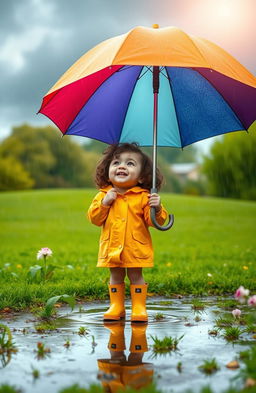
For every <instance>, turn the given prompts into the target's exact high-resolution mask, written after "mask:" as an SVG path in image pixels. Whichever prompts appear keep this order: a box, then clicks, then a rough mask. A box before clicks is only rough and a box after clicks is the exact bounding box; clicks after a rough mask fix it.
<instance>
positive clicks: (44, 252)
mask: <svg viewBox="0 0 256 393" xmlns="http://www.w3.org/2000/svg"><path fill="white" fill-rule="evenodd" d="M51 256H52V250H51V249H50V248H48V247H43V248H41V250H39V251H38V252H37V259H42V258H46V257H51Z"/></svg>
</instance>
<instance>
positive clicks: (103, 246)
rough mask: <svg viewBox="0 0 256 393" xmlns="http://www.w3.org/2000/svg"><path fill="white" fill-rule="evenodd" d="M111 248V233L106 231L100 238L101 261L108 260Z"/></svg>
mask: <svg viewBox="0 0 256 393" xmlns="http://www.w3.org/2000/svg"><path fill="white" fill-rule="evenodd" d="M108 247H109V231H106V230H104V231H103V233H102V235H101V238H100V248H99V259H100V258H101V259H102V258H107V256H108Z"/></svg>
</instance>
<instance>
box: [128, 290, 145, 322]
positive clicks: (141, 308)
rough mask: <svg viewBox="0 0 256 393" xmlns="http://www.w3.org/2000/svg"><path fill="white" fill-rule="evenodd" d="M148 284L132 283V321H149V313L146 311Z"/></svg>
mask: <svg viewBox="0 0 256 393" xmlns="http://www.w3.org/2000/svg"><path fill="white" fill-rule="evenodd" d="M147 288H148V284H146V283H145V284H143V285H135V284H131V286H130V290H131V299H132V314H131V322H147V321H148V315H147V311H146V298H147Z"/></svg>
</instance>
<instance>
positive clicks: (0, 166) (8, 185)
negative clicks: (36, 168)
mask: <svg viewBox="0 0 256 393" xmlns="http://www.w3.org/2000/svg"><path fill="white" fill-rule="evenodd" d="M33 185H34V181H33V179H32V178H31V177H30V175H29V173H28V172H27V171H26V170H25V169H24V167H23V166H22V164H21V163H20V162H19V161H17V160H15V158H13V157H7V158H0V191H8V190H24V189H28V188H32V187H33Z"/></svg>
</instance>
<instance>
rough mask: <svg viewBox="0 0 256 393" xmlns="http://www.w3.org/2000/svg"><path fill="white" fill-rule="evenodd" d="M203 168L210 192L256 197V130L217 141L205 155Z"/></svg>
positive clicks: (234, 134) (229, 196) (229, 195)
mask: <svg viewBox="0 0 256 393" xmlns="http://www.w3.org/2000/svg"><path fill="white" fill-rule="evenodd" d="M255 128H256V122H255ZM203 172H204V173H205V174H206V176H207V179H208V190H207V191H208V193H209V194H210V195H215V196H220V197H228V198H240V199H252V200H256V130H252V132H251V133H249V134H246V133H245V132H243V133H242V132H240V133H230V134H226V135H225V136H224V137H223V138H222V139H221V140H218V141H217V142H215V143H214V144H213V145H212V148H211V150H210V156H209V157H204V162H203Z"/></svg>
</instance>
